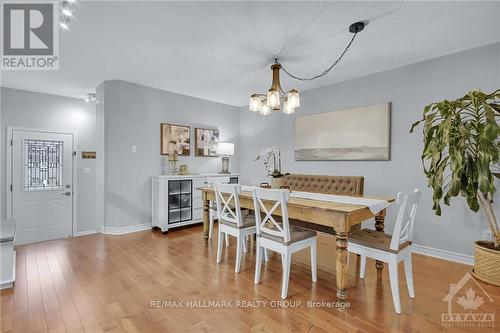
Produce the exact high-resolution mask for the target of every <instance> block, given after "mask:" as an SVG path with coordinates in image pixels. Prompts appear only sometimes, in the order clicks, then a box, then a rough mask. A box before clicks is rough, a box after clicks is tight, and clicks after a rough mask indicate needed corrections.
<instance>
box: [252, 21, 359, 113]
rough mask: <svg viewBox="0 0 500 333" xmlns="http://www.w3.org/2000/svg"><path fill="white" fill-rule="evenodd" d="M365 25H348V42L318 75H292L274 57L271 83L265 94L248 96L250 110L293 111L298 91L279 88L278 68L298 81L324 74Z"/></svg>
mask: <svg viewBox="0 0 500 333" xmlns="http://www.w3.org/2000/svg"><path fill="white" fill-rule="evenodd" d="M365 26H366V22H355V23H353V24H351V25H350V26H349V32H350V33H352V34H353V36H352V38H351V40H350V42H349V44H347V46H346V47H345V49H344V51H343V52H342V53H341V55H340V57H338V59H337V60H335V62H334V63H333V64H332V65H331V66H330V67H328V68H327V69H325V70H324V71H323V72H321V73H320V74H318V75H314V76H310V77H300V76H297V75H294V74H292V73H291V72H289V71H288V70H287V69H286V68H284V67H283V66H282V65H281V64H280V63H279V62H278V58H276V59H274V64H272V65H271V71H272V72H273V81H272V84H271V88H270V89H269V91H268V92H267V94H259V93H255V94H252V95H251V96H250V103H249V109H250V111H252V112H259V113H260V114H261V115H263V116H267V115H269V114H271V111H280V110H281V111H282V112H283V113H284V114H287V115H289V114H292V113H294V112H295V109H296V108H298V107H300V96H299V91H298V90H297V89H290V90H288V91H284V90H283V89H282V88H281V83H280V70H283V71H284V72H285V74H287V75H288V76H289V77H291V78H292V79H295V80H298V81H312V80H316V79H318V78H321V77H323V76H325V75H326V74H328V73H329V72H330V71H331V70H332V69H333V68H334V67H335V66H336V65H337V64H338V63H339V62H340V60H342V58H343V57H344V55H345V54H346V53H347V51H348V50H349V48H350V47H351V45H352V43H353V42H354V39H355V38H356V35H357V34H358V33H359V32H361V31H363V29H364V28H365ZM282 102H283V105H282Z"/></svg>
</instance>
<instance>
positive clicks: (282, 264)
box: [281, 253, 286, 270]
mask: <svg viewBox="0 0 500 333" xmlns="http://www.w3.org/2000/svg"><path fill="white" fill-rule="evenodd" d="M285 259H286V258H285V255H284V254H283V253H282V254H281V268H282V269H283V270H285Z"/></svg>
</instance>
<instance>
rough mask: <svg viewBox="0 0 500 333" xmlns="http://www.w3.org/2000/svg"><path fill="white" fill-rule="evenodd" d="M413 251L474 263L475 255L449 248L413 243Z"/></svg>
mask: <svg viewBox="0 0 500 333" xmlns="http://www.w3.org/2000/svg"><path fill="white" fill-rule="evenodd" d="M413 252H414V253H418V254H422V255H424V256H429V257H434V258H439V259H443V260H448V261H454V262H458V263H460V264H464V265H473V264H474V256H471V255H467V254H463V253H458V252H452V251H447V250H441V249H436V248H433V247H428V246H423V245H418V244H413Z"/></svg>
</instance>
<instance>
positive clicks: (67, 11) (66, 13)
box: [62, 8, 73, 17]
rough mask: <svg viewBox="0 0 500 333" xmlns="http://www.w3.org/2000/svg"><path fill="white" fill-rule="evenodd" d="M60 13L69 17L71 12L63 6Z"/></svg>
mask: <svg viewBox="0 0 500 333" xmlns="http://www.w3.org/2000/svg"><path fill="white" fill-rule="evenodd" d="M62 13H63V15H64V16H66V17H71V16H72V15H73V13H71V10H69V9H66V8H63V10H62Z"/></svg>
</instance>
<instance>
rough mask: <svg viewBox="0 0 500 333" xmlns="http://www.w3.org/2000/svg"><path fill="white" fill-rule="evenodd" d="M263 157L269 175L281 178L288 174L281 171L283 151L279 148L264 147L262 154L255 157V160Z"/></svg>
mask: <svg viewBox="0 0 500 333" xmlns="http://www.w3.org/2000/svg"><path fill="white" fill-rule="evenodd" d="M261 159H262V160H263V161H264V166H265V168H266V174H267V176H270V177H273V178H280V177H283V176H286V175H288V173H285V174H284V173H282V172H281V152H280V150H279V149H278V148H276V147H267V148H264V149H262V151H261V152H260V154H259V155H257V157H256V158H255V161H258V160H261Z"/></svg>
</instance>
